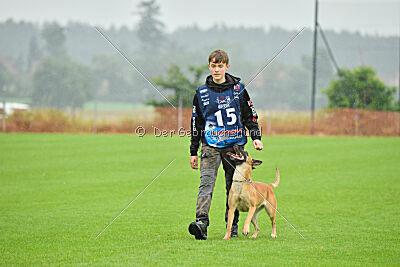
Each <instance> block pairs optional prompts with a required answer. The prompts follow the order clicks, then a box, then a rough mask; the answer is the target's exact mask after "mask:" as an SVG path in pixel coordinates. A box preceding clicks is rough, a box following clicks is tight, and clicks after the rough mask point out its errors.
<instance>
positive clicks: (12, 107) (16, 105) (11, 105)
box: [0, 102, 29, 115]
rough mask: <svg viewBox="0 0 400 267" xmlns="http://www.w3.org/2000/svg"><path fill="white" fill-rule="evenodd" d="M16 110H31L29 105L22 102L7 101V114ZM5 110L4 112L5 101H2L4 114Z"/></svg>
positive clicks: (1, 106) (0, 105)
mask: <svg viewBox="0 0 400 267" xmlns="http://www.w3.org/2000/svg"><path fill="white" fill-rule="evenodd" d="M16 110H29V105H28V104H22V103H7V102H6V108H5V112H6V115H11V114H12V113H13V112H14V111H16ZM3 112H4V107H3V103H2V102H0V113H1V114H2V113H3Z"/></svg>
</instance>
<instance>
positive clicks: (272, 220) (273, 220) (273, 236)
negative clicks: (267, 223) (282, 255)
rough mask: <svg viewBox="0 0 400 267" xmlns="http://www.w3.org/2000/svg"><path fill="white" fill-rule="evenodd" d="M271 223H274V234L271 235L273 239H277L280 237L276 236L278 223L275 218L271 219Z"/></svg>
mask: <svg viewBox="0 0 400 267" xmlns="http://www.w3.org/2000/svg"><path fill="white" fill-rule="evenodd" d="M271 222H272V233H271V237H272V238H277V237H278V235H277V234H276V221H275V216H274V217H273V218H271Z"/></svg>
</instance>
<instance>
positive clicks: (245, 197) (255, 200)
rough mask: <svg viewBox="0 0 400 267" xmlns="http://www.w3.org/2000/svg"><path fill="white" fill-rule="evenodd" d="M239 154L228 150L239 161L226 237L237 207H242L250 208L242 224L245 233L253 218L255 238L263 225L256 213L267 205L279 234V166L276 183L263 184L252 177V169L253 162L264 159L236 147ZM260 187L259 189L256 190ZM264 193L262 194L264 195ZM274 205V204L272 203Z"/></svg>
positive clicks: (241, 209)
mask: <svg viewBox="0 0 400 267" xmlns="http://www.w3.org/2000/svg"><path fill="white" fill-rule="evenodd" d="M235 152H236V154H233V153H230V152H228V153H227V154H228V155H229V156H230V158H231V159H232V160H234V161H235V163H236V169H235V173H234V174H233V183H232V187H231V189H230V191H229V198H228V204H229V212H228V225H227V229H226V235H225V237H224V239H225V240H226V239H229V238H230V236H231V228H232V222H233V217H234V213H235V209H238V210H239V211H248V212H249V213H248V215H247V218H246V221H245V223H244V227H243V232H242V233H243V235H248V234H249V231H250V221H251V222H252V223H253V225H254V228H255V232H254V234H253V235H252V236H251V237H250V238H256V237H257V235H258V232H259V231H260V229H259V228H258V225H257V215H258V213H259V212H260V210H262V209H265V210H266V211H267V213H268V216H269V217H270V219H271V222H272V233H271V237H272V238H276V237H277V234H276V221H275V215H276V210H275V209H276V204H277V203H276V198H275V194H274V191H273V190H272V189H273V188H275V187H277V186H278V184H279V180H280V177H279V169H278V168H276V178H275V182H274V183H273V184H269V185H267V184H264V183H260V182H253V180H252V179H251V176H250V175H251V170H252V169H254V166H258V165H260V164H261V163H262V161H260V160H254V159H252V158H251V157H250V155H249V154H248V153H247V152H245V151H243V152H242V151H240V150H239V148H238V147H235ZM256 189H257V190H256ZM261 195H262V196H261ZM271 205H272V206H273V208H272V207H271Z"/></svg>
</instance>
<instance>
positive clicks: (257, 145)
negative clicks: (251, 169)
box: [253, 139, 263, 150]
mask: <svg viewBox="0 0 400 267" xmlns="http://www.w3.org/2000/svg"><path fill="white" fill-rule="evenodd" d="M253 146H254V148H255V149H257V150H262V149H263V143H262V142H261V140H258V139H256V140H254V141H253Z"/></svg>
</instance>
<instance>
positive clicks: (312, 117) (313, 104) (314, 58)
mask: <svg viewBox="0 0 400 267" xmlns="http://www.w3.org/2000/svg"><path fill="white" fill-rule="evenodd" d="M317 30H318V0H315V21H314V46H313V69H312V93H311V134H314V125H315V86H316V80H317Z"/></svg>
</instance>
